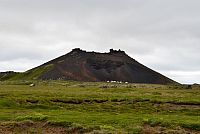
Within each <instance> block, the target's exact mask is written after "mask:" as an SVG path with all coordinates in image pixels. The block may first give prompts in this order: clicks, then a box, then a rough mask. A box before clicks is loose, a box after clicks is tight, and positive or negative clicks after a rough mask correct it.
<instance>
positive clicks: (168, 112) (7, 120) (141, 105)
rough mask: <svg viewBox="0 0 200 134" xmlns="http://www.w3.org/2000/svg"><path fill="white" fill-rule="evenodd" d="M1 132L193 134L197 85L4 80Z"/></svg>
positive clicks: (199, 121) (0, 85)
mask: <svg viewBox="0 0 200 134" xmlns="http://www.w3.org/2000/svg"><path fill="white" fill-rule="evenodd" d="M31 83H34V84H35V86H33V87H30V84H31ZM3 132H5V133H41V134H42V133H53V132H55V133H56V132H57V133H95V134H98V133H100V134H102V133H111V134H112V133H149V134H151V133H180V134H184V133H194V134H196V133H200V86H199V85H193V86H192V88H188V87H187V86H183V85H156V84H129V83H128V84H125V83H123V84H118V83H101V82H74V81H19V80H18V81H2V82H0V133H3Z"/></svg>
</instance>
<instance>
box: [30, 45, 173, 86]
mask: <svg viewBox="0 0 200 134" xmlns="http://www.w3.org/2000/svg"><path fill="white" fill-rule="evenodd" d="M47 65H53V67H52V68H51V69H50V70H48V71H47V72H45V73H43V74H42V75H41V76H40V77H39V79H44V80H46V79H65V80H78V81H111V80H113V81H122V82H126V81H127V82H133V83H157V84H169V83H175V82H174V81H172V80H171V79H169V78H167V77H165V76H163V75H161V74H159V73H157V72H155V71H153V70H151V69H149V68H147V67H145V66H144V65H142V64H140V63H139V62H137V61H136V60H134V59H132V58H131V57H129V56H128V55H126V53H125V52H124V51H120V50H119V51H115V50H112V49H111V50H110V52H109V53H96V52H86V51H82V50H80V49H73V50H72V51H71V52H70V53H68V54H66V55H63V56H61V57H59V58H56V59H54V60H52V61H49V62H47V63H45V64H43V65H41V66H39V67H37V68H40V67H44V66H47ZM37 68H35V69H37ZM32 70H34V69H32Z"/></svg>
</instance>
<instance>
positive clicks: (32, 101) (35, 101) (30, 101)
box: [26, 100, 39, 104]
mask: <svg viewBox="0 0 200 134" xmlns="http://www.w3.org/2000/svg"><path fill="white" fill-rule="evenodd" d="M26 102H29V103H34V104H35V103H38V102H39V100H26Z"/></svg>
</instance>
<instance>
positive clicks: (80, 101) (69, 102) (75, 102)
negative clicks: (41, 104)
mask: <svg viewBox="0 0 200 134" xmlns="http://www.w3.org/2000/svg"><path fill="white" fill-rule="evenodd" d="M50 101H52V102H60V103H66V104H81V103H83V100H61V99H52V100H50Z"/></svg>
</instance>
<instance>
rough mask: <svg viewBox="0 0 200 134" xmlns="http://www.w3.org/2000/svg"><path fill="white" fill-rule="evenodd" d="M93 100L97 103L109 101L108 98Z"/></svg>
mask: <svg viewBox="0 0 200 134" xmlns="http://www.w3.org/2000/svg"><path fill="white" fill-rule="evenodd" d="M92 101H93V102H96V103H104V102H107V101H108V100H107V99H105V100H97V99H94V100H92Z"/></svg>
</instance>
